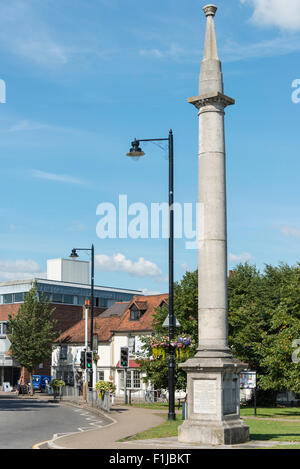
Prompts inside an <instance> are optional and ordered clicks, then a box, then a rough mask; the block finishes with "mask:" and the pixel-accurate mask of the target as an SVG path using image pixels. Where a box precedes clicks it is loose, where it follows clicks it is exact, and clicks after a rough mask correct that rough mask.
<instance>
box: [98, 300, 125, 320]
mask: <svg viewBox="0 0 300 469" xmlns="http://www.w3.org/2000/svg"><path fill="white" fill-rule="evenodd" d="M129 303H130V302H129V301H118V302H116V303H114V304H113V305H112V306H111V307H110V308H108V309H106V310H105V311H104V313H102V314H101V318H107V317H111V316H122V314H123V313H124V312H125V311H126V309H127V308H128V305H129Z"/></svg>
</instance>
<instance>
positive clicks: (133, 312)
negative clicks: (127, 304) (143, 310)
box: [130, 305, 140, 321]
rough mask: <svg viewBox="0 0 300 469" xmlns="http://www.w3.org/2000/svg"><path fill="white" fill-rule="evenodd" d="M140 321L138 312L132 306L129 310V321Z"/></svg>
mask: <svg viewBox="0 0 300 469" xmlns="http://www.w3.org/2000/svg"><path fill="white" fill-rule="evenodd" d="M139 319H140V310H139V309H138V308H137V307H136V306H135V305H133V306H132V308H130V321H138V320H139Z"/></svg>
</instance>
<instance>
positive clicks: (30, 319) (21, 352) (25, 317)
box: [7, 282, 59, 394]
mask: <svg viewBox="0 0 300 469" xmlns="http://www.w3.org/2000/svg"><path fill="white" fill-rule="evenodd" d="M53 311H54V308H51V307H50V303H49V301H48V300H45V299H44V298H43V297H42V298H39V294H38V290H37V284H36V282H35V283H34V285H33V287H32V288H31V290H30V291H29V292H28V293H27V294H26V296H25V299H24V303H22V304H21V305H20V307H19V310H18V313H17V314H16V315H15V316H14V317H12V316H9V320H8V323H7V325H8V332H9V340H10V342H11V353H12V356H13V357H14V358H15V360H16V361H17V362H18V363H19V364H20V365H21V366H24V367H25V368H26V369H27V370H28V372H29V374H30V383H31V394H33V383H32V372H33V370H34V369H35V368H36V367H37V366H38V364H39V363H41V362H43V361H44V360H47V359H49V358H50V357H51V352H52V346H53V343H54V341H55V339H56V338H57V337H58V335H59V334H58V332H56V331H55V330H54V326H55V323H56V321H54V320H53V319H52V315H53Z"/></svg>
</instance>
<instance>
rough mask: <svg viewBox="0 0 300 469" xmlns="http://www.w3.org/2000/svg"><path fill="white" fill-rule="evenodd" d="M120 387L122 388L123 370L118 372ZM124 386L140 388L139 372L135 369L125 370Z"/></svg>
mask: <svg viewBox="0 0 300 469" xmlns="http://www.w3.org/2000/svg"><path fill="white" fill-rule="evenodd" d="M120 388H124V371H123V370H122V371H121V372H120ZM126 388H127V389H140V388H141V374H140V372H139V371H137V370H132V371H127V374H126Z"/></svg>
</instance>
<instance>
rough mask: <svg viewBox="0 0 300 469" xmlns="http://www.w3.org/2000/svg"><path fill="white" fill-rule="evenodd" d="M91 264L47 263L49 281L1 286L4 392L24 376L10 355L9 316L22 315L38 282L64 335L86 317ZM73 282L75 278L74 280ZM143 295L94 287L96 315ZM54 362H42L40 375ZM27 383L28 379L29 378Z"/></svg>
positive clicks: (0, 348)
mask: <svg viewBox="0 0 300 469" xmlns="http://www.w3.org/2000/svg"><path fill="white" fill-rule="evenodd" d="M88 268H89V263H88V262H85V261H79V260H73V259H72V260H69V259H55V260H50V261H48V263H47V279H41V278H33V279H28V280H16V281H10V282H1V283H0V390H1V387H2V385H3V382H10V384H11V385H13V386H15V385H16V383H17V381H18V379H19V377H20V373H21V369H20V366H19V364H18V363H16V362H15V360H14V359H13V358H12V357H11V355H10V353H9V347H10V342H9V340H8V337H7V335H6V323H7V320H8V317H9V315H12V316H13V315H15V314H16V313H17V312H18V309H19V307H20V304H22V303H23V302H24V298H25V295H26V293H27V292H28V291H29V290H30V289H31V288H32V285H33V283H34V282H35V281H36V282H37V288H38V292H39V294H40V295H44V296H46V297H47V298H49V300H50V303H51V306H53V307H54V308H55V311H54V314H53V318H54V319H56V320H57V324H56V326H55V328H56V330H58V331H59V332H60V333H63V332H64V331H66V330H67V329H69V328H70V327H72V326H73V325H75V324H77V323H78V321H80V320H81V318H82V305H84V302H85V300H86V299H89V298H90V285H89V271H88V270H89V269H88ZM72 279H74V280H73V281H72ZM139 293H141V292H139V291H136V290H127V289H122V288H112V287H103V286H98V285H96V286H95V287H94V315H95V317H97V316H98V315H99V314H101V313H103V312H104V311H105V310H106V309H107V308H109V307H110V306H111V305H112V304H114V303H115V302H116V301H130V300H131V299H132V297H133V296H134V295H137V294H139ZM50 368H51V363H50V361H49V362H47V363H41V364H40V365H39V367H38V369H37V370H36V374H50ZM25 380H26V378H25Z"/></svg>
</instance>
